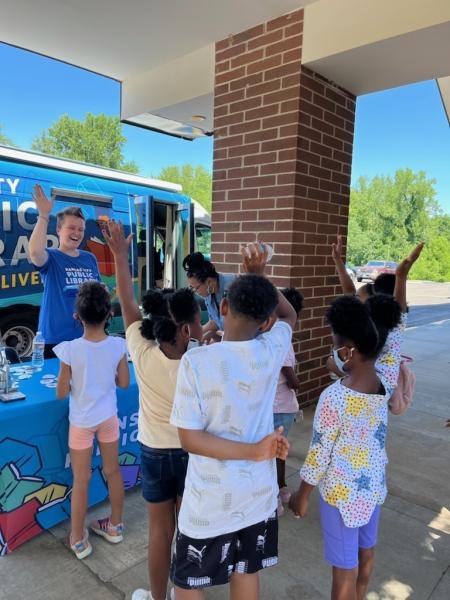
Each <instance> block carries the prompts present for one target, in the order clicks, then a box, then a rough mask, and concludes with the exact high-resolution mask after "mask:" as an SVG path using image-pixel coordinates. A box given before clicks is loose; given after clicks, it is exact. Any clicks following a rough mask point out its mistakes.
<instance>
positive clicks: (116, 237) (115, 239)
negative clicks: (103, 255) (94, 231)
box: [102, 219, 133, 256]
mask: <svg viewBox="0 0 450 600" xmlns="http://www.w3.org/2000/svg"><path fill="white" fill-rule="evenodd" d="M102 233H103V237H104V238H105V241H106V243H107V244H108V246H109V249H110V250H111V252H112V253H113V254H125V255H126V256H128V251H129V249H130V245H131V241H132V239H133V234H132V233H130V234H129V235H128V236H127V237H125V234H124V231H123V225H122V223H121V222H120V221H114V220H113V219H111V221H108V223H105V226H104V227H103V228H102Z"/></svg>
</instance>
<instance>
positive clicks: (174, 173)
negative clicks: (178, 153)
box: [157, 164, 212, 212]
mask: <svg viewBox="0 0 450 600" xmlns="http://www.w3.org/2000/svg"><path fill="white" fill-rule="evenodd" d="M157 177H158V179H164V180H165V181H171V182H173V183H179V184H180V185H181V186H182V187H183V192H184V193H185V194H186V195H187V196H190V197H191V198H193V199H194V200H197V202H198V203H199V204H201V205H202V206H203V208H205V209H206V210H207V211H208V212H211V195H212V175H211V173H208V171H207V170H206V169H205V168H204V167H202V166H200V165H198V166H196V167H193V166H192V165H190V164H187V165H182V166H177V165H170V166H168V167H165V168H164V169H162V170H161V172H160V173H159V174H158V176H157Z"/></svg>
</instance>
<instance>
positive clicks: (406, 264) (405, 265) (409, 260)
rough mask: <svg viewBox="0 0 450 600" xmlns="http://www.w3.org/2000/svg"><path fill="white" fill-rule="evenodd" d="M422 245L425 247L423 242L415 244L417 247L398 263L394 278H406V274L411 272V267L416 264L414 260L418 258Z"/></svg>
mask: <svg viewBox="0 0 450 600" xmlns="http://www.w3.org/2000/svg"><path fill="white" fill-rule="evenodd" d="M424 245H425V242H420V243H419V244H417V246H416V247H415V248H414V250H413V251H412V252H411V253H410V254H409V255H408V256H407V257H406V258H404V259H403V260H402V262H401V263H399V265H398V266H397V269H396V271H395V275H396V276H399V277H404V278H406V277H407V276H408V273H409V271H410V270H411V267H412V266H413V264H414V263H415V262H416V260H417V259H418V258H419V256H420V253H421V252H422V250H423V247H424Z"/></svg>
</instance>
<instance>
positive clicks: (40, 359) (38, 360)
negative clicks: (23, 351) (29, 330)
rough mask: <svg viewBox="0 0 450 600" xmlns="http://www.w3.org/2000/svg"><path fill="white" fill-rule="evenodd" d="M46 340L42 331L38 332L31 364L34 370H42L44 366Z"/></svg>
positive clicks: (34, 341)
mask: <svg viewBox="0 0 450 600" xmlns="http://www.w3.org/2000/svg"><path fill="white" fill-rule="evenodd" d="M44 349H45V340H44V336H43V335H42V332H40V331H38V332H36V335H35V336H34V340H33V352H32V354H31V366H32V367H33V370H34V371H40V370H41V369H42V367H43V366H44Z"/></svg>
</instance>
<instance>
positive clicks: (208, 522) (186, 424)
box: [171, 322, 292, 539]
mask: <svg viewBox="0 0 450 600" xmlns="http://www.w3.org/2000/svg"><path fill="white" fill-rule="evenodd" d="M291 336H292V329H291V327H290V326H289V325H287V324H286V323H284V322H277V323H276V324H275V325H274V326H273V328H272V329H271V331H269V332H267V333H264V334H262V335H260V336H258V337H256V338H254V339H252V340H248V341H242V342H228V341H222V342H220V343H217V344H212V345H210V346H202V347H200V348H195V349H193V350H190V351H189V352H187V353H186V354H185V355H184V356H183V358H182V359H181V364H180V369H179V371H178V378H177V387H176V392H175V399H174V406H173V410H172V416H171V423H172V424H173V425H176V426H177V427H180V428H183V429H193V430H202V431H207V432H208V433H210V434H212V435H215V436H218V437H221V438H225V439H229V440H234V441H237V442H247V443H253V442H258V441H260V440H261V439H262V438H263V437H265V436H266V435H268V434H270V433H271V432H272V431H273V401H274V397H275V390H276V386H277V382H278V376H279V372H280V369H281V366H282V364H283V361H284V359H285V356H286V353H287V351H288V350H289V347H290V345H291ZM277 494H278V485H277V478H276V465H275V459H272V460H267V461H261V462H254V461H246V460H216V459H213V458H209V457H206V456H199V455H196V454H190V455H189V464H188V471H187V476H186V483H185V491H184V494H183V502H182V504H181V510H180V515H179V519H178V526H179V529H180V531H181V532H182V533H184V534H185V535H187V536H189V537H193V538H200V539H203V538H208V537H216V536H218V535H222V534H224V533H229V532H233V531H238V530H240V529H243V528H245V527H248V526H250V525H253V524H255V523H258V522H260V521H262V520H264V519H266V518H268V517H269V516H270V515H271V514H272V513H273V512H274V510H275V508H276V506H277Z"/></svg>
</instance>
